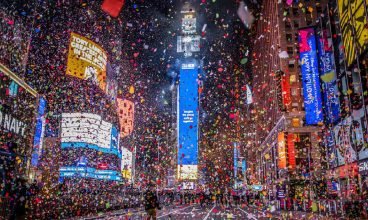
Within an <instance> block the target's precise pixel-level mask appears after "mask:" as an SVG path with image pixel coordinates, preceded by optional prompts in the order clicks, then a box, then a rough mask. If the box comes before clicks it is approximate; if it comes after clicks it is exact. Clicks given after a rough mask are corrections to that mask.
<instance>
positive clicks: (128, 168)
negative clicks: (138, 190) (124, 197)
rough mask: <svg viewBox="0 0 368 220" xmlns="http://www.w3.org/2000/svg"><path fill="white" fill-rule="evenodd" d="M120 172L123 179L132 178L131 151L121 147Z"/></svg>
mask: <svg viewBox="0 0 368 220" xmlns="http://www.w3.org/2000/svg"><path fill="white" fill-rule="evenodd" d="M121 152H122V158H121V172H122V176H123V178H124V179H127V180H128V181H129V180H130V179H131V178H132V168H133V167H132V166H133V153H132V152H131V151H129V150H128V149H126V148H122V150H121Z"/></svg>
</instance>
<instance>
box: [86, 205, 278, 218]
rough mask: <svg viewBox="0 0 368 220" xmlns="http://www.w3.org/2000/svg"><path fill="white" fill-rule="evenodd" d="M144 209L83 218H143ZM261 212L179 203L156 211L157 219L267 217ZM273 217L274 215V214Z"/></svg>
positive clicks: (250, 209) (240, 208) (239, 208)
mask: <svg viewBox="0 0 368 220" xmlns="http://www.w3.org/2000/svg"><path fill="white" fill-rule="evenodd" d="M145 216H146V213H145V211H142V210H120V211H115V212H111V213H108V214H103V215H100V216H95V217H86V218H84V219H86V220H87V219H126V218H129V219H137V220H138V219H144V217H145ZM265 217H266V216H265V215H263V214H262V213H261V212H259V211H257V210H255V209H252V208H246V207H243V208H242V207H232V208H224V207H221V206H213V205H211V206H205V207H203V208H201V207H200V205H198V204H195V205H181V206H180V205H179V206H177V207H165V208H163V209H162V210H159V211H158V212H157V219H178V220H179V219H203V220H207V219H209V220H210V219H254V220H255V219H263V218H264V219H267V218H265ZM274 217H275V219H277V218H276V216H274Z"/></svg>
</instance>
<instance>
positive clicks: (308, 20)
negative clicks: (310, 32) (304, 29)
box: [306, 17, 313, 25]
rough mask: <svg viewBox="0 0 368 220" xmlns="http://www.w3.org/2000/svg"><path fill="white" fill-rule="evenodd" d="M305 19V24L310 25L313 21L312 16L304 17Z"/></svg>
mask: <svg viewBox="0 0 368 220" xmlns="http://www.w3.org/2000/svg"><path fill="white" fill-rule="evenodd" d="M306 19H307V25H311V24H312V23H313V21H312V18H310V17H306Z"/></svg>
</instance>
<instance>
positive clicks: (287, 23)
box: [285, 21, 291, 30]
mask: <svg viewBox="0 0 368 220" xmlns="http://www.w3.org/2000/svg"><path fill="white" fill-rule="evenodd" d="M285 29H286V30H290V29H291V23H290V22H289V21H285Z"/></svg>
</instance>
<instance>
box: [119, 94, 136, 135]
mask: <svg viewBox="0 0 368 220" xmlns="http://www.w3.org/2000/svg"><path fill="white" fill-rule="evenodd" d="M117 104H118V116H119V122H120V137H121V138H123V137H126V136H128V135H130V134H131V133H132V132H133V126H134V103H133V102H132V101H129V100H126V99H121V98H118V99H117Z"/></svg>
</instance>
